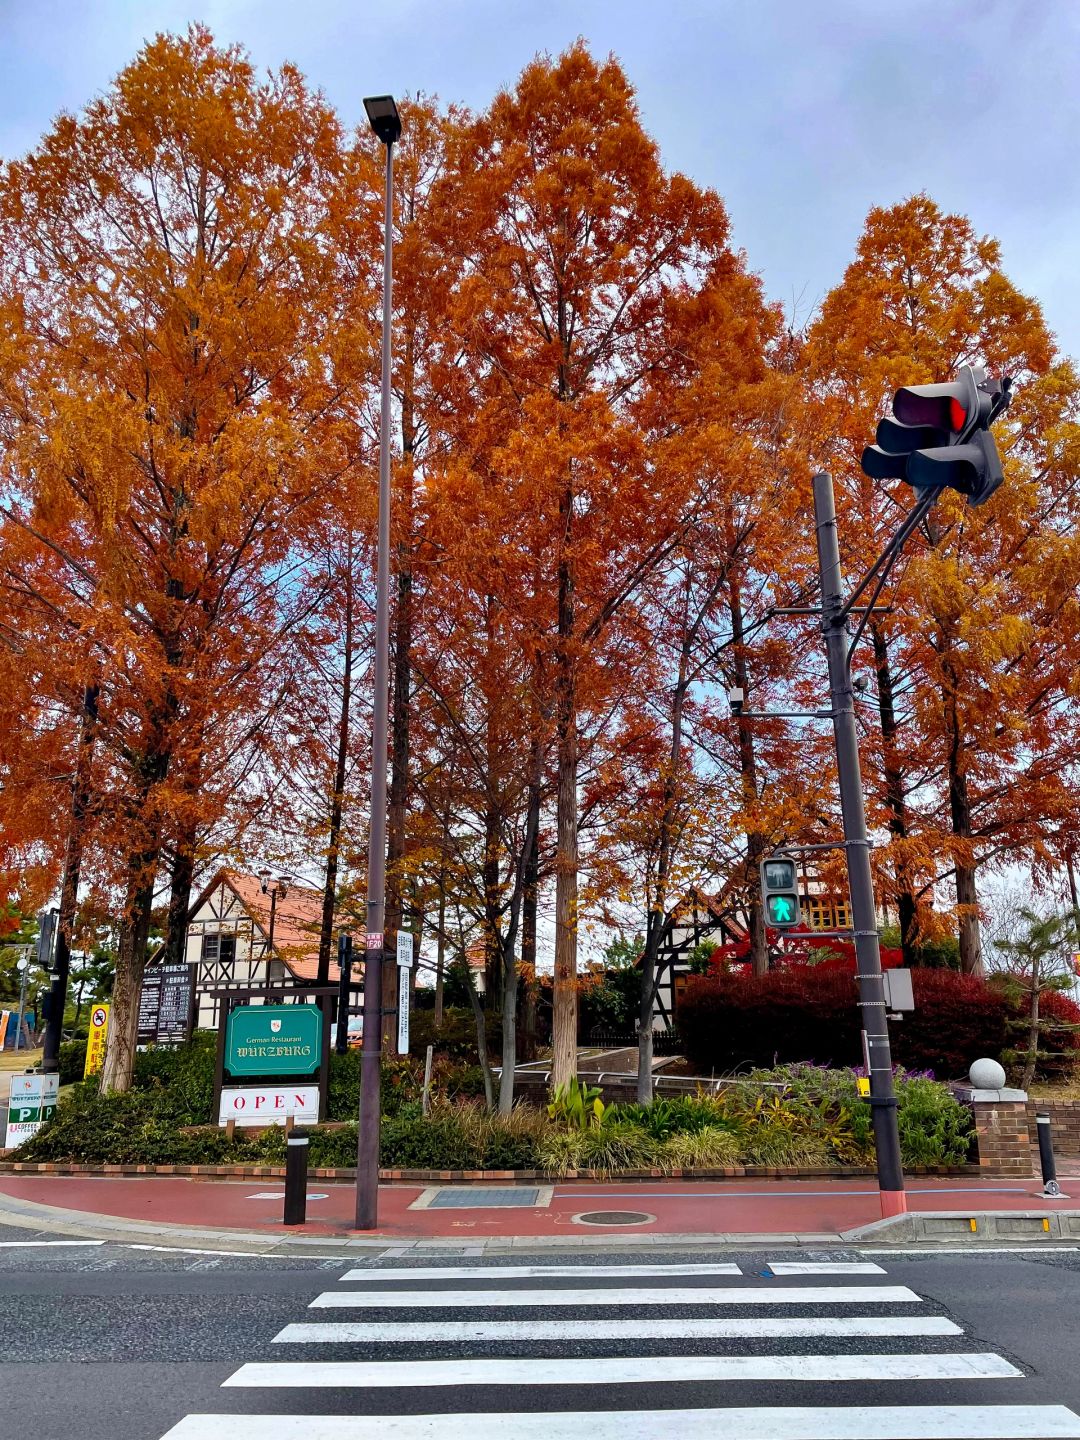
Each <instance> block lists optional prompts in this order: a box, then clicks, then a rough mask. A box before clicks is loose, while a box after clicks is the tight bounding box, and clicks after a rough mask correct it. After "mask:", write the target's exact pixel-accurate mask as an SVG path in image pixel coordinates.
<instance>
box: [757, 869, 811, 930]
mask: <svg viewBox="0 0 1080 1440" xmlns="http://www.w3.org/2000/svg"><path fill="white" fill-rule="evenodd" d="M761 905H762V909H763V910H764V912H765V924H766V925H768V926H769V927H770V929H772V930H793V929H794V928H795V926H796V925H799V924H801V923H802V914H801V913H800V911H799V886H798V876H797V874H796V872H795V861H794V860H791V859H789V858H788V857H787V856H786V855H770V856H769V858H768V859H767V860H762V862H761Z"/></svg>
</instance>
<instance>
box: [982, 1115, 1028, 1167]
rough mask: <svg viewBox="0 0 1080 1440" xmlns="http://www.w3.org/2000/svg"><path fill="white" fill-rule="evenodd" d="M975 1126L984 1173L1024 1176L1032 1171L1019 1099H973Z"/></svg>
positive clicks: (1026, 1122)
mask: <svg viewBox="0 0 1080 1440" xmlns="http://www.w3.org/2000/svg"><path fill="white" fill-rule="evenodd" d="M974 1108H975V1130H976V1133H977V1135H978V1137H979V1169H980V1170H981V1171H982V1173H983V1174H984V1175H1001V1176H1014V1177H1023V1178H1025V1179H1026V1178H1027V1177H1028V1176H1029V1175H1031V1173H1032V1166H1031V1136H1030V1134H1029V1132H1028V1115H1027V1105H1026V1103H1025V1102H1024V1101H1023V1100H977V1101H976V1102H975V1107H974Z"/></svg>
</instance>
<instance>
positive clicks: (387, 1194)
mask: <svg viewBox="0 0 1080 1440" xmlns="http://www.w3.org/2000/svg"><path fill="white" fill-rule="evenodd" d="M1068 1188H1069V1189H1070V1190H1072V1191H1073V1192H1075V1198H1071V1197H1062V1198H1061V1199H1059V1200H1047V1199H1045V1198H1044V1197H1043V1195H1042V1187H1041V1185H1040V1184H1039V1182H1038V1181H1035V1180H1029V1181H979V1180H978V1179H968V1178H966V1177H961V1178H957V1179H934V1178H920V1179H918V1180H916V1181H913V1183H912V1184H911V1186H910V1188H909V1190H908V1206H909V1209H910V1210H911V1211H914V1212H928V1213H934V1214H939V1215H940V1214H948V1215H955V1216H957V1217H959V1218H963V1217H965V1216H969V1215H970V1216H973V1215H978V1214H982V1213H986V1212H1007V1211H1033V1210H1038V1211H1039V1212H1040V1213H1042V1214H1052V1213H1054V1212H1055V1211H1076V1210H1078V1209H1080V1181H1078V1182H1077V1183H1075V1184H1072V1185H1070V1186H1069V1187H1068ZM507 1191H511V1192H512V1193H513V1195H514V1198H520V1199H524V1200H526V1204H525V1205H524V1206H518V1205H514V1206H507V1205H505V1204H498V1203H497V1202H498V1201H499V1200H500V1199H505V1198H506V1194H507ZM5 1197H6V1199H7V1202H8V1203H7V1207H6V1208H7V1209H8V1210H9V1211H11V1212H12V1213H14V1212H15V1211H17V1210H18V1209H19V1208H20V1206H21V1207H24V1213H26V1214H37V1215H38V1216H39V1218H41V1219H42V1220H43V1223H45V1222H47V1221H48V1219H49V1218H50V1213H52V1216H53V1218H54V1219H55V1220H56V1222H57V1223H58V1224H60V1223H63V1224H64V1225H65V1226H68V1227H77V1226H79V1225H80V1224H82V1225H85V1227H86V1228H87V1229H89V1230H91V1231H92V1229H93V1223H94V1221H95V1219H98V1218H100V1217H108V1218H109V1221H110V1225H109V1228H110V1229H116V1228H117V1222H118V1221H120V1222H122V1221H124V1220H127V1221H131V1222H135V1226H136V1227H137V1228H140V1229H141V1228H142V1227H147V1228H149V1227H156V1228H158V1229H161V1230H163V1231H164V1230H184V1231H188V1232H190V1231H193V1230H196V1229H197V1230H203V1231H216V1232H218V1233H219V1234H222V1235H228V1234H230V1233H234V1232H244V1233H245V1234H247V1235H249V1236H250V1235H263V1236H265V1237H267V1238H269V1237H271V1236H276V1237H279V1238H280V1237H281V1236H282V1235H283V1234H285V1235H289V1236H311V1237H316V1238H320V1237H327V1236H347V1235H349V1234H350V1233H353V1234H355V1233H356V1232H355V1231H354V1230H353V1206H354V1197H355V1192H354V1189H353V1187H352V1186H351V1185H343V1184H332V1183H318V1182H312V1184H311V1185H310V1186H309V1201H308V1222H307V1224H306V1225H305V1226H303V1227H302V1228H300V1227H296V1228H290V1229H289V1230H288V1231H285V1230H284V1227H283V1225H282V1202H283V1197H284V1190H283V1184H282V1182H281V1181H280V1180H247V1181H235V1180H212V1179H206V1180H204V1179H198V1178H189V1177H180V1176H147V1177H134V1176H107V1177H96V1176H56V1175H4V1176H0V1221H2V1220H3V1219H4V1218H5V1216H4V1212H5ZM41 1206H48V1207H54V1209H53V1211H51V1212H40V1211H38V1208H37V1207H41ZM596 1212H601V1214H602V1215H606V1216H607V1217H608V1220H609V1222H614V1223H606V1224H605V1223H604V1221H603V1220H595V1219H594V1220H591V1221H590V1219H589V1218H584V1217H591V1216H595V1215H596ZM880 1214H881V1212H880V1208H879V1201H878V1194H877V1189H876V1187H875V1185H874V1184H873V1182H871V1181H863V1180H855V1181H852V1180H835V1181H829V1180H807V1181H771V1182H770V1181H765V1182H763V1181H760V1180H727V1181H720V1182H716V1183H707V1182H703V1183H698V1184H688V1183H686V1182H685V1181H682V1182H677V1181H663V1180H658V1181H636V1182H632V1183H625V1184H617V1183H609V1184H597V1183H595V1182H592V1183H588V1184H586V1183H580V1184H565V1185H555V1186H532V1187H517V1188H516V1191H515V1187H510V1186H489V1187H480V1186H452V1185H435V1186H430V1187H427V1188H426V1189H425V1188H424V1187H421V1186H419V1185H385V1186H383V1187H382V1189H381V1191H380V1205H379V1221H380V1224H379V1229H378V1231H377V1232H376V1233H377V1234H378V1235H379V1236H381V1237H387V1238H393V1239H398V1240H408V1241H422V1240H431V1239H433V1238H435V1237H443V1238H447V1239H452V1240H453V1241H454V1242H455V1243H458V1244H461V1243H468V1242H470V1241H474V1240H475V1241H482V1240H485V1239H491V1240H505V1239H511V1238H514V1237H521V1238H522V1239H526V1238H528V1239H537V1238H543V1237H546V1238H547V1239H548V1240H555V1239H557V1238H558V1237H563V1238H564V1239H566V1240H567V1241H569V1240H570V1239H571V1238H572V1237H573V1238H577V1239H585V1238H587V1237H591V1238H592V1239H597V1238H600V1237H602V1236H605V1235H606V1236H609V1237H610V1236H617V1235H620V1234H621V1235H635V1236H640V1237H646V1236H653V1237H659V1236H665V1237H667V1236H672V1237H677V1236H695V1237H701V1236H713V1237H716V1238H717V1239H719V1238H720V1237H724V1238H730V1237H738V1236H744V1237H745V1236H768V1237H771V1238H774V1239H777V1240H779V1239H781V1238H784V1239H788V1240H795V1239H796V1238H798V1239H819V1240H820V1239H823V1238H824V1237H826V1236H828V1237H833V1238H835V1237H836V1236H837V1235H838V1234H842V1233H844V1232H850V1231H852V1230H855V1229H857V1228H858V1227H861V1226H864V1225H870V1224H873V1223H874V1222H875V1221H877V1220H878V1219H879V1218H880ZM22 1223H26V1222H25V1220H24V1221H23V1222H22Z"/></svg>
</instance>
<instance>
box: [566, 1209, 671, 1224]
mask: <svg viewBox="0 0 1080 1440" xmlns="http://www.w3.org/2000/svg"><path fill="white" fill-rule="evenodd" d="M655 1219H656V1216H655V1215H647V1214H646V1213H645V1211H644V1210H586V1211H585V1212H584V1214H581V1215H575V1216H574V1223H575V1224H576V1225H651V1224H652V1222H653V1221H654V1220H655Z"/></svg>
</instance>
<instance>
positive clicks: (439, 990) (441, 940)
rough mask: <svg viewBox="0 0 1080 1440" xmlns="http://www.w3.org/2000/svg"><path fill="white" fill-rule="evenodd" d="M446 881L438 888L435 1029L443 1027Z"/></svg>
mask: <svg viewBox="0 0 1080 1440" xmlns="http://www.w3.org/2000/svg"><path fill="white" fill-rule="evenodd" d="M445 967H446V881H445V877H444V878H443V883H442V884H441V885H440V886H439V935H438V939H437V941H436V950H435V1029H436V1030H441V1029H442V1027H443V989H444V985H445V976H446V968H445Z"/></svg>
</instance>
